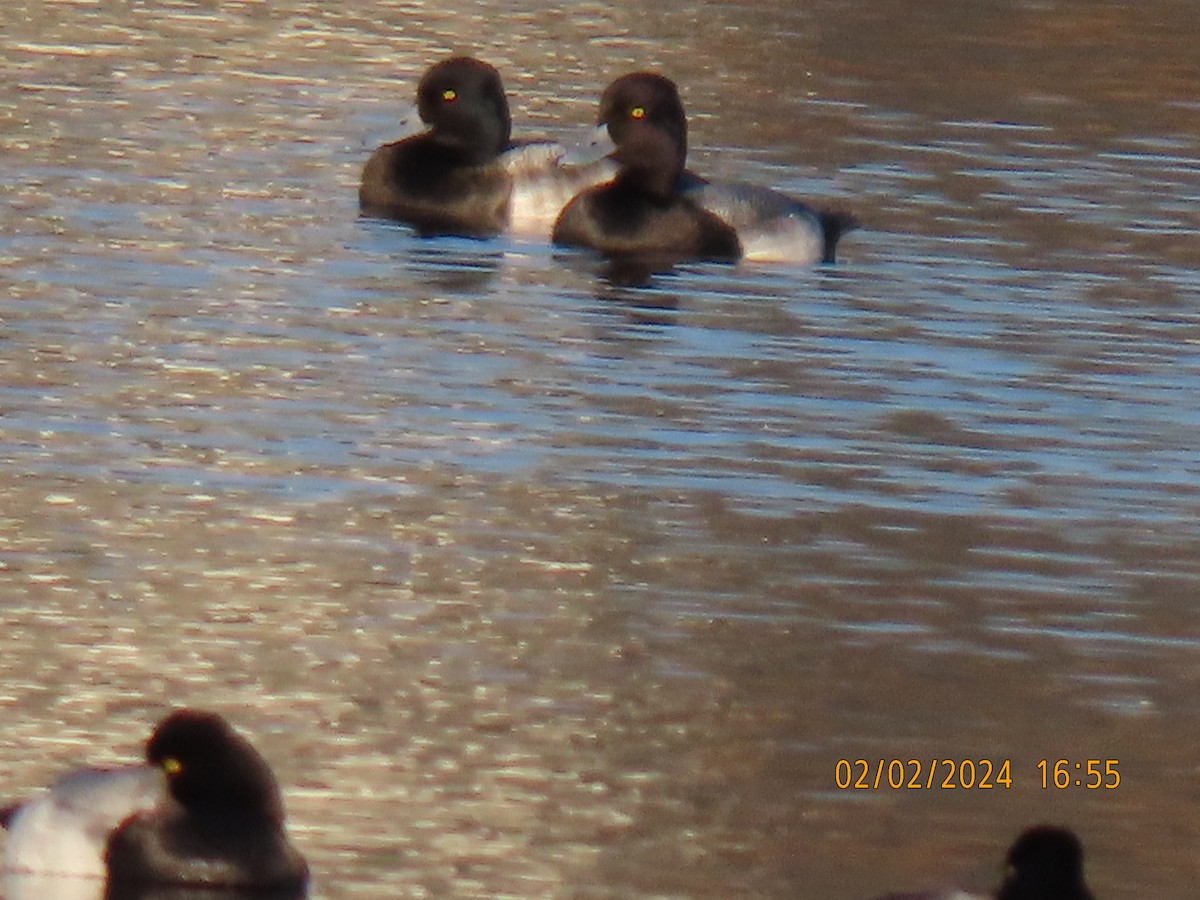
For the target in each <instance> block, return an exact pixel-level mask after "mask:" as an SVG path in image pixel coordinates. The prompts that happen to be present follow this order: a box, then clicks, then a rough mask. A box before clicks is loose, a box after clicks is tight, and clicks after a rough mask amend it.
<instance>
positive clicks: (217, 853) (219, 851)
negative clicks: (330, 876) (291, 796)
mask: <svg viewBox="0 0 1200 900" xmlns="http://www.w3.org/2000/svg"><path fill="white" fill-rule="evenodd" d="M145 758H146V762H145V764H144V765H138V766H128V767H124V768H118V769H83V770H79V771H76V772H73V773H71V774H69V775H67V776H66V777H64V778H63V779H61V780H60V781H59V782H58V783H56V784H55V785H54V786H53V787H52V788H51V789H50V790H49V791H48V792H47V793H46V794H43V795H42V796H40V797H38V798H36V799H33V800H29V801H26V802H25V803H21V804H17V805H14V806H11V807H8V808H7V809H5V810H3V811H0V824H2V825H3V826H4V827H5V828H7V829H8V839H7V841H6V846H5V869H6V871H7V872H9V873H17V874H28V875H32V876H47V875H49V876H71V877H74V878H83V879H104V880H105V881H107V883H108V885H109V889H110V892H111V891H113V890H116V888H117V887H119V886H121V885H160V886H173V887H184V886H186V887H203V888H222V889H226V888H228V889H243V890H245V889H255V890H267V889H269V890H272V891H281V892H287V893H288V895H289V896H293V895H294V896H300V895H302V894H303V891H304V889H305V886H306V884H307V881H308V866H307V864H306V863H305V861H304V859H303V858H302V857H301V856H300V854H299V852H298V851H297V850H296V849H295V848H294V847H293V846H292V844H291V842H290V841H289V840H288V838H287V836H286V834H285V833H284V812H283V802H282V799H281V797H280V792H279V786H278V784H277V783H276V781H275V776H274V775H273V773H272V772H271V769H270V767H269V766H268V764H267V762H266V760H265V759H263V757H262V756H261V755H260V754H259V753H258V751H257V750H255V749H254V748H253V747H252V746H251V745H250V743H249V742H248V741H246V739H245V738H243V737H242V736H241V735H239V734H238V733H237V732H235V731H234V730H233V728H232V727H230V725H229V724H228V723H227V722H226V721H225V720H224V719H223V718H221V717H220V716H219V715H216V714H215V713H209V712H202V711H199V710H193V709H181V710H178V711H176V712H174V713H172V714H171V715H169V716H167V717H166V718H165V719H163V720H162V721H161V722H160V723H159V724H158V726H157V727H156V728H155V729H154V731H153V733H152V734H151V735H150V738H149V739H148V741H147V742H146V757H145Z"/></svg>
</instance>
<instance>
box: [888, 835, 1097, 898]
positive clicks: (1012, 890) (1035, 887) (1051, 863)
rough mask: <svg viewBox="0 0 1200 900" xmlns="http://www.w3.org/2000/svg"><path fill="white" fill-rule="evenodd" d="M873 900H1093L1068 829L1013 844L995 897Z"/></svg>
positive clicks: (960, 894)
mask: <svg viewBox="0 0 1200 900" xmlns="http://www.w3.org/2000/svg"><path fill="white" fill-rule="evenodd" d="M876 900H1095V898H1094V897H1093V895H1092V892H1091V891H1090V890H1089V889H1088V886H1087V884H1086V883H1085V881H1084V877H1083V845H1082V844H1081V843H1080V841H1079V838H1078V837H1077V836H1076V835H1075V833H1074V832H1073V831H1071V830H1070V829H1069V828H1062V827H1059V826H1056V825H1035V826H1033V827H1031V828H1027V829H1025V830H1024V831H1023V832H1021V834H1020V835H1019V836H1018V837H1017V839H1016V840H1015V841H1014V842H1013V844H1012V846H1011V847H1010V848H1009V850H1008V856H1007V857H1006V859H1005V876H1004V881H1003V882H1002V883H1001V885H1000V887H999V888H998V889H997V890H996V892H995V893H994V894H969V893H966V892H964V891H948V892H946V891H943V892H940V893H938V892H933V893H924V894H921V893H917V894H888V895H886V896H883V897H878V898H876Z"/></svg>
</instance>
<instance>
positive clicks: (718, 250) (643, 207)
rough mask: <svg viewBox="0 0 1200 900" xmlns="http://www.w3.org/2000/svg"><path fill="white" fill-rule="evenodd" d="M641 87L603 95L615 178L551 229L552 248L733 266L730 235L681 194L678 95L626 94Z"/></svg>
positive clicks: (737, 247)
mask: <svg viewBox="0 0 1200 900" xmlns="http://www.w3.org/2000/svg"><path fill="white" fill-rule="evenodd" d="M644 77H645V78H646V79H658V80H660V81H661V82H666V83H667V84H669V82H667V80H666V79H661V78H660V76H644ZM646 83H647V85H650V86H652V85H654V84H656V82H651V81H647V82H646ZM640 85H641V82H638V83H636V84H635V83H633V82H629V81H627V80H619V81H618V82H615V83H614V84H613V85H611V86H610V87H609V88H608V90H606V91H605V92H604V96H603V97H602V98H601V101H600V120H601V122H603V123H604V124H605V125H606V126H607V130H608V133H609V135H610V136H611V138H612V141H613V144H614V145H615V150H614V151H613V154H612V156H613V159H615V160H616V163H617V167H618V169H617V174H616V177H615V178H613V179H612V180H611V181H609V182H607V183H605V184H602V185H597V186H595V187H592V188H589V189H588V190H585V191H583V192H582V193H580V194H579V195H578V196H577V197H576V198H575V199H574V200H572V201H571V202H570V203H569V204H568V205H567V207H566V208H565V209H564V210H563V211H562V215H560V216H559V218H558V221H557V222H556V223H555V225H554V232H553V239H554V242H555V243H557V244H562V245H565V246H573V247H590V248H592V249H594V250H598V251H600V252H601V253H603V254H605V255H606V256H614V257H622V256H637V257H653V258H663V259H671V260H689V259H705V260H724V261H732V260H736V259H738V258H739V257H740V256H741V255H742V248H741V244H740V242H739V241H738V236H737V233H736V232H735V231H734V230H733V228H731V227H730V226H729V225H728V224H726V223H725V222H723V221H721V219H720V218H718V217H717V216H716V215H714V214H713V213H711V212H709V211H708V210H706V209H704V208H703V207H702V206H701V205H700V204H699V203H698V202H696V200H694V199H693V198H691V197H689V196H687V195H686V194H685V193H684V192H683V191H682V190H681V182H682V180H683V175H684V166H685V162H686V159H687V122H686V119H685V118H684V115H683V106H682V104H681V103H680V102H679V97H678V94H676V93H674V91H673V90H672V91H670V92H665V93H664V92H662V91H658V92H651V91H643V90H640V89H631V88H637V87H640ZM672 88H673V85H672Z"/></svg>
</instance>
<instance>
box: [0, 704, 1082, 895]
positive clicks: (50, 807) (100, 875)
mask: <svg viewBox="0 0 1200 900" xmlns="http://www.w3.org/2000/svg"><path fill="white" fill-rule="evenodd" d="M145 758H146V761H145V764H143V765H137V766H127V767H125V768H118V769H107V770H105V769H81V770H79V771H76V772H74V773H72V774H70V775H68V776H66V777H65V778H63V779H62V780H61V781H59V782H58V783H57V784H56V785H55V786H54V787H53V788H51V789H50V791H49V792H47V793H45V794H43V795H42V796H40V797H38V798H36V799H34V800H30V801H28V802H26V803H24V804H18V805H15V806H11V807H8V808H7V809H3V810H0V824H2V825H4V826H5V827H6V828H7V829H8V831H9V834H8V840H7V846H6V863H5V866H4V868H5V871H6V872H7V873H8V874H9V875H10V876H15V877H17V878H23V877H27V878H35V877H38V876H43V877H45V876H49V877H52V878H61V877H72V878H75V879H92V880H96V881H99V880H103V881H104V883H105V884H106V890H107V892H108V893H107V896H108V897H110V898H113V897H126V896H137V889H138V888H139V887H145V886H149V887H162V888H172V889H193V888H196V889H203V890H205V891H210V890H218V891H229V892H234V894H235V895H236V896H238V897H244V896H246V894H248V893H262V894H266V893H269V894H270V896H271V897H273V898H277V897H288V898H299V897H302V896H303V895H304V894H305V892H306V890H307V886H308V877H309V873H308V865H307V864H306V863H305V861H304V859H303V857H302V856H301V855H300V853H299V852H298V851H297V850H296V848H295V847H294V846H293V845H292V843H291V842H290V841H289V840H288V838H287V835H286V833H285V831H284V814H283V801H282V798H281V795H280V790H279V785H278V783H277V782H276V780H275V776H274V773H272V771H271V768H270V766H269V765H268V764H267V762H266V760H265V759H263V757H262V756H261V755H260V754H259V753H258V751H257V750H255V749H254V747H253V746H251V745H250V743H249V742H248V741H247V740H246V739H245V738H243V737H242V736H241V735H239V734H238V733H237V732H236V731H234V729H233V728H232V727H230V725H229V724H228V723H227V722H226V721H225V720H224V719H223V718H221V717H220V716H219V715H217V714H215V713H211V712H203V711H200V710H194V709H181V710H177V711H176V712H173V713H172V714H170V715H169V716H167V717H166V718H165V719H163V720H162V721H161V722H160V723H159V724H158V726H157V727H156V728H155V729H154V731H153V733H152V734H151V735H150V737H149V739H148V740H147V742H146V755H145ZM1007 864H1008V874H1007V877H1006V878H1005V881H1004V883H1003V885H1002V886H1001V887H1000V889H999V891H998V892H997V893H996V895H995V898H996V900H1093V898H1092V895H1091V893H1090V892H1089V891H1088V889H1087V887H1086V885H1085V884H1084V881H1083V849H1082V847H1081V846H1080V844H1079V841H1078V839H1077V838H1076V837H1075V835H1074V834H1072V833H1071V832H1070V831H1068V830H1066V829H1063V828H1056V827H1050V826H1037V827H1034V828H1030V829H1028V830H1027V831H1025V832H1024V833H1023V834H1022V835H1021V836H1020V837H1019V838H1018V839H1017V841H1016V843H1015V844H1013V846H1012V849H1010V850H1009V853H1008V859H1007ZM205 896H210V895H209V894H205ZM212 896H214V897H215V896H219V895H212ZM880 900H970V897H969V895H966V894H961V893H958V894H903V895H899V894H897V895H892V896H890V897H887V898H880Z"/></svg>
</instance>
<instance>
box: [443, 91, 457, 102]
mask: <svg viewBox="0 0 1200 900" xmlns="http://www.w3.org/2000/svg"><path fill="white" fill-rule="evenodd" d="M457 99H458V91H456V90H455V89H454V88H446V89H445V90H444V91H442V100H444V101H445V102H446V103H453V102H454V101H455V100H457Z"/></svg>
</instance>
